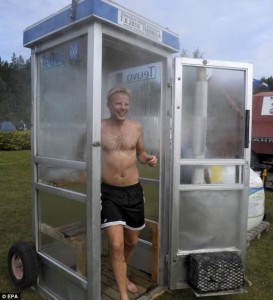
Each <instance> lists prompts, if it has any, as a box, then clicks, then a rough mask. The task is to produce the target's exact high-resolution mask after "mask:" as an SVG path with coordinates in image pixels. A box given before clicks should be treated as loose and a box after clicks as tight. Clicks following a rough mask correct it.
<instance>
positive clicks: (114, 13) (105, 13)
mask: <svg viewBox="0 0 273 300" xmlns="http://www.w3.org/2000/svg"><path fill="white" fill-rule="evenodd" d="M118 11H119V9H118V7H116V6H112V5H110V4H108V3H106V2H103V1H101V0H85V1H83V2H80V3H78V4H77V8H76V16H75V19H74V20H72V19H71V17H70V6H68V7H67V8H65V9H64V10H62V11H60V12H59V13H57V14H55V15H52V16H49V17H48V18H47V19H44V20H41V21H40V22H38V23H37V24H34V25H33V26H31V27H29V28H27V29H26V30H25V31H24V37H23V45H24V46H28V45H29V44H31V43H33V42H35V41H36V40H38V39H39V38H42V37H44V36H47V35H49V34H50V33H52V32H55V31H57V30H58V29H62V28H65V27H67V26H69V25H72V24H73V23H74V22H76V21H80V20H81V19H84V18H86V17H91V16H94V15H95V16H97V17H98V18H101V19H102V20H105V21H108V22H112V23H114V24H116V25H117V26H120V25H119V24H118ZM151 24H152V22H151ZM161 30H162V45H165V46H168V47H171V48H173V49H174V50H177V51H178V50H179V39H178V36H176V35H175V34H172V33H170V32H167V31H165V30H164V29H163V28H161Z"/></svg>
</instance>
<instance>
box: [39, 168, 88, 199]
mask: <svg viewBox="0 0 273 300" xmlns="http://www.w3.org/2000/svg"><path fill="white" fill-rule="evenodd" d="M38 181H39V182H41V183H45V184H48V185H53V186H57V187H61V188H65V189H68V190H72V191H77V192H80V193H84V194H86V172H85V171H79V170H75V169H70V168H59V167H56V166H54V165H44V164H39V165H38Z"/></svg>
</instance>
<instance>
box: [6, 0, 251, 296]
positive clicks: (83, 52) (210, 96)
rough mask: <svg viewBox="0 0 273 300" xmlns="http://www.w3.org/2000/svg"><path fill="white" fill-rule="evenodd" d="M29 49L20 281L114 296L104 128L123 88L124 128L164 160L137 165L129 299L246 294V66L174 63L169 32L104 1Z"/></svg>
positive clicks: (55, 18)
mask: <svg viewBox="0 0 273 300" xmlns="http://www.w3.org/2000/svg"><path fill="white" fill-rule="evenodd" d="M24 45H25V46H26V47H29V48H31V51H32V60H31V63H32V95H33V96H32V108H33V109H32V169H33V192H32V199H33V200H32V203H33V205H32V212H33V242H34V246H35V253H36V255H37V263H36V265H34V263H31V260H32V259H34V258H33V257H34V256H33V253H32V254H31V255H32V256H31V257H29V256H30V255H28V254H27V255H26V257H22V253H23V252H24V251H25V250H24V249H25V248H24V247H26V245H25V244H24V245H23V246H24V247H23V246H22V245H19V246H18V245H17V248H16V247H15V248H13V249H12V251H11V253H10V254H9V257H10V262H11V272H12V273H13V274H12V275H13V276H12V277H13V279H14V282H15V283H16V284H17V285H19V286H22V287H23V286H27V285H31V284H34V283H35V286H36V288H37V291H38V292H39V293H40V294H41V295H42V296H43V297H45V298H47V299H71V300H75V299H80V300H81V299H100V298H102V299H110V298H111V297H112V298H111V299H116V298H117V297H118V294H117V291H115V290H114V289H115V288H114V287H113V286H114V285H115V283H114V279H113V277H111V276H109V275H108V273H109V272H110V271H109V269H108V268H109V267H107V266H108V264H107V243H106V240H105V236H104V234H103V231H101V226H100V205H101V204H100V172H101V171H100V167H101V156H100V151H101V148H100V146H101V144H100V141H101V128H100V123H101V119H102V118H105V117H107V116H108V110H107V107H106V94H107V92H108V90H109V89H110V88H112V87H114V86H123V87H127V88H129V89H130V90H131V91H132V95H133V97H132V100H131V103H130V118H131V119H136V120H139V121H140V122H141V123H142V124H143V127H144V144H145V147H146V150H147V152H148V153H149V154H154V155H156V156H157V157H158V165H157V166H156V167H155V168H149V167H147V166H142V165H139V170H140V181H141V183H142V185H143V188H144V193H145V198H146V202H145V217H146V227H145V229H144V230H143V231H142V232H141V234H140V237H139V243H138V246H137V249H136V251H135V254H134V257H133V259H132V261H131V264H130V268H131V269H130V270H131V275H132V276H134V279H133V280H135V282H136V284H137V285H138V287H139V291H140V293H139V294H138V295H136V296H135V298H133V296H132V299H136V297H137V298H140V297H141V296H142V295H144V294H145V293H146V292H147V291H149V294H150V295H153V291H157V292H158V290H159V289H160V287H162V288H166V287H167V288H170V289H180V288H186V287H192V288H193V289H194V290H196V291H197V292H198V293H200V294H201V295H202V294H203V295H205V294H207V293H214V294H219V293H222V292H223V291H224V292H225V293H227V292H229V293H230V292H241V291H242V287H243V282H242V275H243V270H244V264H245V250H246V227H247V203H248V202H247V201H248V176H249V175H248V173H249V165H248V161H249V158H250V152H249V131H250V128H249V127H250V126H249V124H250V123H249V118H250V113H249V111H250V109H251V107H250V105H251V97H252V92H251V87H252V73H251V72H252V68H251V66H250V65H248V64H241V63H226V62H225V63H224V62H218V61H209V60H208V61H206V60H202V59H184V58H181V57H177V58H176V59H175V61H174V59H173V55H172V54H174V53H177V52H178V50H179V39H178V36H177V35H176V34H175V33H172V32H170V31H169V30H167V29H165V28H163V27H160V26H159V25H157V24H154V23H153V22H151V21H149V20H147V19H145V18H143V17H141V16H139V15H137V14H135V13H134V12H131V11H129V10H128V9H125V8H124V7H121V6H119V5H117V4H115V3H114V2H112V1H109V0H85V1H72V3H71V5H69V6H68V7H66V8H64V9H63V10H61V11H59V12H57V13H56V14H54V15H52V16H50V17H48V18H47V19H45V20H42V21H40V22H39V23H37V24H35V25H33V26H31V27H29V28H27V29H26V30H25V32H24ZM28 252H31V250H30V249H28ZM200 261H201V263H200ZM26 262H27V263H26ZM13 263H14V265H15V267H14V268H13ZM202 264H203V265H204V266H203V265H202ZM30 265H32V267H30ZM234 265H235V266H234ZM32 268H33V269H35V270H36V272H37V274H36V273H35V272H34V271H33V272H32ZM204 270H205V271H204ZM213 270H214V272H213ZM26 272H28V273H30V274H25V273H26ZM204 272H205V275H204ZM210 272H211V274H210ZM141 274H142V275H141ZM36 275H37V276H36ZM139 276H140V277H141V278H140V279H138V277H139ZM36 277H37V278H38V279H37V278H36ZM233 277H236V279H234V280H233ZM36 279H37V282H36ZM34 281H35V282H34ZM226 281H228V282H231V284H230V285H227V286H226V285H224V284H223V282H226ZM204 282H205V283H204ZM203 283H204V284H205V285H208V287H205V288H203V287H201V288H200V284H201V285H202V284H203ZM153 288H154V289H153ZM145 297H146V298H145V299H147V296H145ZM143 299H144V298H143Z"/></svg>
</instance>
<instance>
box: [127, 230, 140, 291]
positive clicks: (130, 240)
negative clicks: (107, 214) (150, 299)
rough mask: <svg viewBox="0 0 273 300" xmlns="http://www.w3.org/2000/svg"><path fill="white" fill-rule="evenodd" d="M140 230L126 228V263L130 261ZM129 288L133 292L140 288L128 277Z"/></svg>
mask: <svg viewBox="0 0 273 300" xmlns="http://www.w3.org/2000/svg"><path fill="white" fill-rule="evenodd" d="M138 235H139V231H134V230H129V229H127V228H125V229H124V257H125V260H126V264H128V262H129V261H130V259H131V257H132V255H133V251H134V249H135V247H136V245H137V241H138ZM126 285H127V290H128V291H129V292H131V293H137V292H138V289H137V287H136V286H135V284H134V283H133V282H131V281H130V280H129V278H128V277H126Z"/></svg>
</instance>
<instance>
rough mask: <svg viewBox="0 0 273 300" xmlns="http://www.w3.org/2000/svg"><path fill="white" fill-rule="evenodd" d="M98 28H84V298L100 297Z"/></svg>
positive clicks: (100, 54) (96, 26)
mask: <svg viewBox="0 0 273 300" xmlns="http://www.w3.org/2000/svg"><path fill="white" fill-rule="evenodd" d="M101 79H102V27H101V25H100V24H99V23H96V22H94V23H93V24H91V25H90V27H89V29H88V62H87V180H88V181H87V182H88V184H87V281H88V288H87V293H88V299H100V298H101V230H100V224H101V223H100V177H101V176H100V174H101V164H100V160H101V157H100V140H101V129H100V128H101V126H100V124H101V86H102V82H101Z"/></svg>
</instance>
